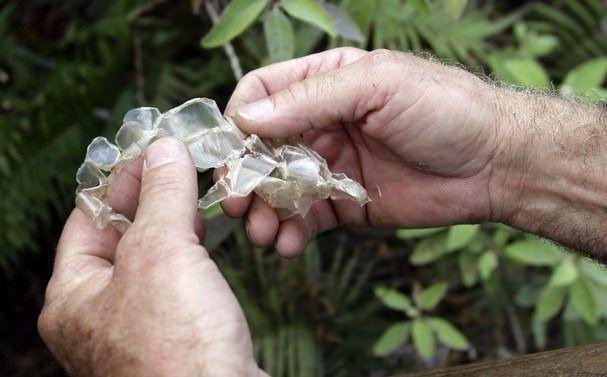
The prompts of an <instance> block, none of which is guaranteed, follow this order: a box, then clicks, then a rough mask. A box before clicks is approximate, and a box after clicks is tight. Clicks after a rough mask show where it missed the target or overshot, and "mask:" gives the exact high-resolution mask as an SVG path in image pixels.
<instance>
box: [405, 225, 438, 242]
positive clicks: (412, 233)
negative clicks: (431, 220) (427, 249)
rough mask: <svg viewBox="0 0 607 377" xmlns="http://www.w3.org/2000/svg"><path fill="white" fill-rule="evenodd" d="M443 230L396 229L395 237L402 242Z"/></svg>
mask: <svg viewBox="0 0 607 377" xmlns="http://www.w3.org/2000/svg"><path fill="white" fill-rule="evenodd" d="M443 229H445V228H420V229H398V230H397V231H396V237H398V238H401V239H403V240H408V239H412V238H420V237H423V236H429V235H431V234H434V233H438V232H440V231H441V230H443Z"/></svg>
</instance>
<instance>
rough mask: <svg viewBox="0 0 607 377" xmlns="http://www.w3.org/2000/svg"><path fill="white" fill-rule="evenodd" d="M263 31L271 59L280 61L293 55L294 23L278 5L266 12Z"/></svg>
mask: <svg viewBox="0 0 607 377" xmlns="http://www.w3.org/2000/svg"><path fill="white" fill-rule="evenodd" d="M263 31H264V35H265V37H266V45H267V46H268V54H269V58H270V61H272V62H279V61H282V60H288V59H290V58H292V57H293V55H294V54H295V34H294V32H293V25H292V24H291V21H289V19H288V18H287V16H285V15H284V13H282V11H281V10H280V9H279V8H278V7H275V8H274V9H272V10H271V11H268V12H266V15H265V19H264V20H263Z"/></svg>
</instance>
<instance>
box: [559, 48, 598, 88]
mask: <svg viewBox="0 0 607 377" xmlns="http://www.w3.org/2000/svg"><path fill="white" fill-rule="evenodd" d="M606 75H607V58H604V57H603V58H596V59H592V60H589V61H587V62H585V63H582V64H580V65H579V66H577V67H576V68H574V69H572V70H571V71H569V73H568V74H567V76H566V77H565V80H563V85H562V88H563V90H565V91H567V90H569V91H571V92H573V93H574V94H583V93H584V92H586V91H589V90H591V89H595V88H599V87H600V86H601V84H602V83H603V82H604V81H605V76H606Z"/></svg>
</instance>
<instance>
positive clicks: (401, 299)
mask: <svg viewBox="0 0 607 377" xmlns="http://www.w3.org/2000/svg"><path fill="white" fill-rule="evenodd" d="M375 297H377V298H378V299H379V300H380V301H381V302H382V303H383V304H384V305H386V306H387V307H389V308H390V309H394V310H400V311H403V312H407V313H409V312H410V311H411V310H413V305H411V300H409V297H407V296H406V295H404V294H402V293H400V292H399V291H397V290H395V289H390V288H386V287H375Z"/></svg>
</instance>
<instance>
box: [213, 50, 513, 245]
mask: <svg viewBox="0 0 607 377" xmlns="http://www.w3.org/2000/svg"><path fill="white" fill-rule="evenodd" d="M495 100H496V95H495V94H494V89H493V88H492V87H491V86H489V85H488V84H486V83H484V82H483V81H481V80H480V79H478V78H477V77H475V76H474V75H472V74H470V73H468V72H466V71H464V70H462V69H459V68H454V67H448V66H445V65H442V64H439V63H435V62H431V61H428V60H424V59H421V58H418V57H415V56H413V55H409V54H404V53H398V52H392V51H387V50H378V51H373V52H367V51H363V50H358V49H353V48H341V49H336V50H331V51H327V52H323V53H320V54H316V55H311V56H307V57H304V58H301V59H295V60H292V61H287V62H284V63H279V64H275V65H271V66H269V67H265V68H261V69H258V70H256V71H253V72H251V73H249V74H247V75H246V76H245V77H244V78H243V79H242V80H241V82H240V83H239V84H238V86H237V88H236V90H235V91H234V94H233V96H232V98H231V100H230V103H229V104H228V108H227V110H226V112H227V114H228V115H232V116H234V117H235V121H236V123H237V124H238V126H239V127H241V128H242V129H243V130H244V131H245V132H249V133H256V134H258V135H259V136H261V137H266V138H273V137H289V136H295V135H298V134H303V137H304V140H305V141H306V142H307V143H309V144H310V145H311V146H312V147H313V148H314V149H315V150H316V151H317V152H319V153H320V154H321V155H322V156H323V157H324V158H325V159H326V160H327V161H328V163H329V167H330V168H331V170H332V171H336V172H344V173H346V174H347V175H348V176H349V177H351V178H353V179H355V180H358V181H359V182H361V183H363V185H364V186H365V187H366V188H367V190H368V191H369V194H370V196H371V198H372V199H373V201H372V202H371V203H369V204H367V205H366V206H365V207H362V208H360V207H359V206H358V205H356V204H355V203H351V202H347V201H330V200H325V201H322V202H318V203H316V204H315V205H314V206H313V208H312V210H311V211H310V213H309V214H308V215H307V216H306V217H305V218H303V219H302V218H301V217H295V218H292V219H289V220H287V221H285V222H282V223H279V221H278V217H277V216H276V214H275V213H274V211H273V210H272V209H271V208H270V207H269V206H268V205H267V204H266V203H264V202H263V201H262V200H261V199H260V198H258V197H254V198H245V199H230V200H228V201H227V202H225V204H224V205H223V208H224V210H225V211H226V212H227V213H228V214H230V215H232V216H243V215H246V217H247V219H248V221H247V230H248V234H249V237H250V239H251V240H252V241H253V242H254V243H256V244H258V245H269V244H271V243H272V242H275V243H276V249H277V251H278V252H279V253H280V254H282V255H283V256H294V255H297V254H298V253H299V252H300V251H301V250H302V248H303V247H304V246H305V244H306V243H307V242H308V240H309V239H310V238H311V237H313V236H314V235H315V234H317V233H318V232H322V231H325V230H328V229H331V228H334V227H336V226H338V225H339V224H345V225H354V226H382V227H394V226H400V227H402V226H411V227H420V226H436V225H443V224H450V223H455V222H473V221H479V220H486V219H489V218H490V217H491V208H492V203H491V201H492V197H491V193H490V192H489V186H490V183H491V182H490V181H491V172H492V168H493V164H492V159H493V157H494V156H495V155H496V154H497V153H499V152H500V148H501V145H500V138H501V134H500V133H501V132H502V131H501V130H500V127H499V120H498V118H499V111H498V105H497V103H496V101H495ZM246 105H248V106H246Z"/></svg>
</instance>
